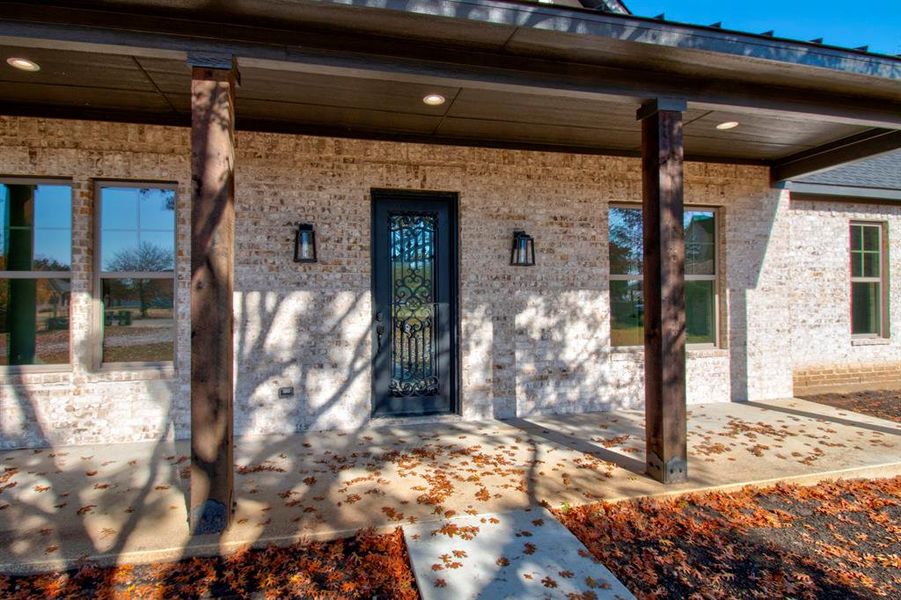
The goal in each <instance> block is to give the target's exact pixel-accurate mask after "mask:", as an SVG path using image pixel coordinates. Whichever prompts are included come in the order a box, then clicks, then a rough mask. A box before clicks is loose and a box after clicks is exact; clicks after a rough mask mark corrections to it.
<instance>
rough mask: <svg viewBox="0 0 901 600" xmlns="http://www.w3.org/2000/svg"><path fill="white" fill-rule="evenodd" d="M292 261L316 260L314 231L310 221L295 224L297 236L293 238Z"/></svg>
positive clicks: (307, 261) (306, 261)
mask: <svg viewBox="0 0 901 600" xmlns="http://www.w3.org/2000/svg"><path fill="white" fill-rule="evenodd" d="M294 262H299V263H313V262H316V231H315V230H314V229H313V225H311V224H310V223H301V224H300V225H298V226H297V237H295V238H294Z"/></svg>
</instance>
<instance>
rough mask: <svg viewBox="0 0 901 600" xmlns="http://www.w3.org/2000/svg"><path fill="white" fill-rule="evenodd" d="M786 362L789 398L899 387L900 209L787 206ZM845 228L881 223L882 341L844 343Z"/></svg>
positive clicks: (847, 299)
mask: <svg viewBox="0 0 901 600" xmlns="http://www.w3.org/2000/svg"><path fill="white" fill-rule="evenodd" d="M790 221H791V228H792V250H791V253H792V256H793V266H792V271H793V277H792V279H793V285H792V296H791V303H792V321H793V322H794V327H793V329H792V358H793V364H794V370H795V376H794V381H795V388H796V389H795V392H796V393H810V392H811V391H817V390H820V391H821V390H822V389H823V388H828V387H830V386H849V385H850V386H860V387H866V386H868V385H869V386H879V385H883V384H885V383H889V382H897V381H901V340H899V339H898V335H897V334H898V324H899V323H901V269H899V267H898V265H899V264H901V263H899V261H901V242H899V239H901V238H899V236H898V232H901V206H893V205H887V204H868V203H863V202H862V203H851V202H835V201H828V200H816V201H813V200H792V202H791V209H790ZM851 221H871V222H878V223H884V224H885V226H886V232H887V234H888V236H887V237H888V243H889V248H888V260H889V269H888V271H889V276H888V285H889V297H890V301H889V304H888V308H889V327H890V332H889V335H888V337H886V338H882V339H855V338H853V337H852V335H851V295H850V290H851V279H850V276H851V274H850V266H849V264H850V259H849V253H850V235H849V231H848V228H849V224H850V222H851Z"/></svg>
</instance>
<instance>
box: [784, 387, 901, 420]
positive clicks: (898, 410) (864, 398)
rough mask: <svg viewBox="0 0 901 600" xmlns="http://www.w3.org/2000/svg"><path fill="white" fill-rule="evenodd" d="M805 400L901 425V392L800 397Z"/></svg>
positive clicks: (871, 391)
mask: <svg viewBox="0 0 901 600" xmlns="http://www.w3.org/2000/svg"><path fill="white" fill-rule="evenodd" d="M799 398H802V399H804V400H809V401H811V402H819V403H820V404H828V405H829V406H834V407H835V408H841V409H844V410H850V411H854V412H859V413H863V414H865V415H871V416H873V417H879V418H880V419H888V420H889V421H894V422H895V423H901V390H869V391H861V392H851V393H847V394H816V395H810V396H799Z"/></svg>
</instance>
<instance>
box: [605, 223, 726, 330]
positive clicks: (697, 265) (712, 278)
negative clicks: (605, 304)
mask: <svg viewBox="0 0 901 600" xmlns="http://www.w3.org/2000/svg"><path fill="white" fill-rule="evenodd" d="M609 220H610V224H609V228H610V231H609V244H610V311H611V317H610V321H611V332H610V343H611V344H612V345H614V346H640V345H642V344H644V300H643V298H642V289H641V288H642V258H643V255H644V249H643V243H642V216H641V209H640V208H636V207H622V206H616V207H611V208H610V215H609ZM683 225H684V227H685V325H686V333H687V342H688V343H689V344H710V345H716V343H717V251H716V248H717V235H716V229H717V223H716V211H715V210H712V209H703V210H702V209H692V210H686V211H685V216H684V220H683Z"/></svg>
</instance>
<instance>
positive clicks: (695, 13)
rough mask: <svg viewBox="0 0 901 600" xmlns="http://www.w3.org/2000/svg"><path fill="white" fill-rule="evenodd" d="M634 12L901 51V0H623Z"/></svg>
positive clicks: (886, 52)
mask: <svg viewBox="0 0 901 600" xmlns="http://www.w3.org/2000/svg"><path fill="white" fill-rule="evenodd" d="M623 1H624V2H625V4H626V6H627V7H628V8H629V10H631V11H632V13H633V14H636V15H640V16H643V17H653V16H656V15H659V14H660V13H666V18H667V20H670V21H681V22H683V23H693V24H697V25H710V24H711V23H715V22H717V21H722V22H723V27H724V28H726V29H736V30H739V31H747V32H751V33H762V32H764V31H769V30H770V29H773V30H775V32H776V35H777V36H778V37H785V38H790V39H799V40H811V39H813V38H819V37H821V38H824V43H826V44H831V45H835V46H844V47H849V48H854V47H857V46H864V45H869V46H870V51H871V52H880V53H882V54H901V0H857V1H856V2H837V1H836V0H821V1H819V2H816V1H814V0H754V1H752V0H744V1H743V2H738V1H736V0H726V1H723V0H623Z"/></svg>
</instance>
